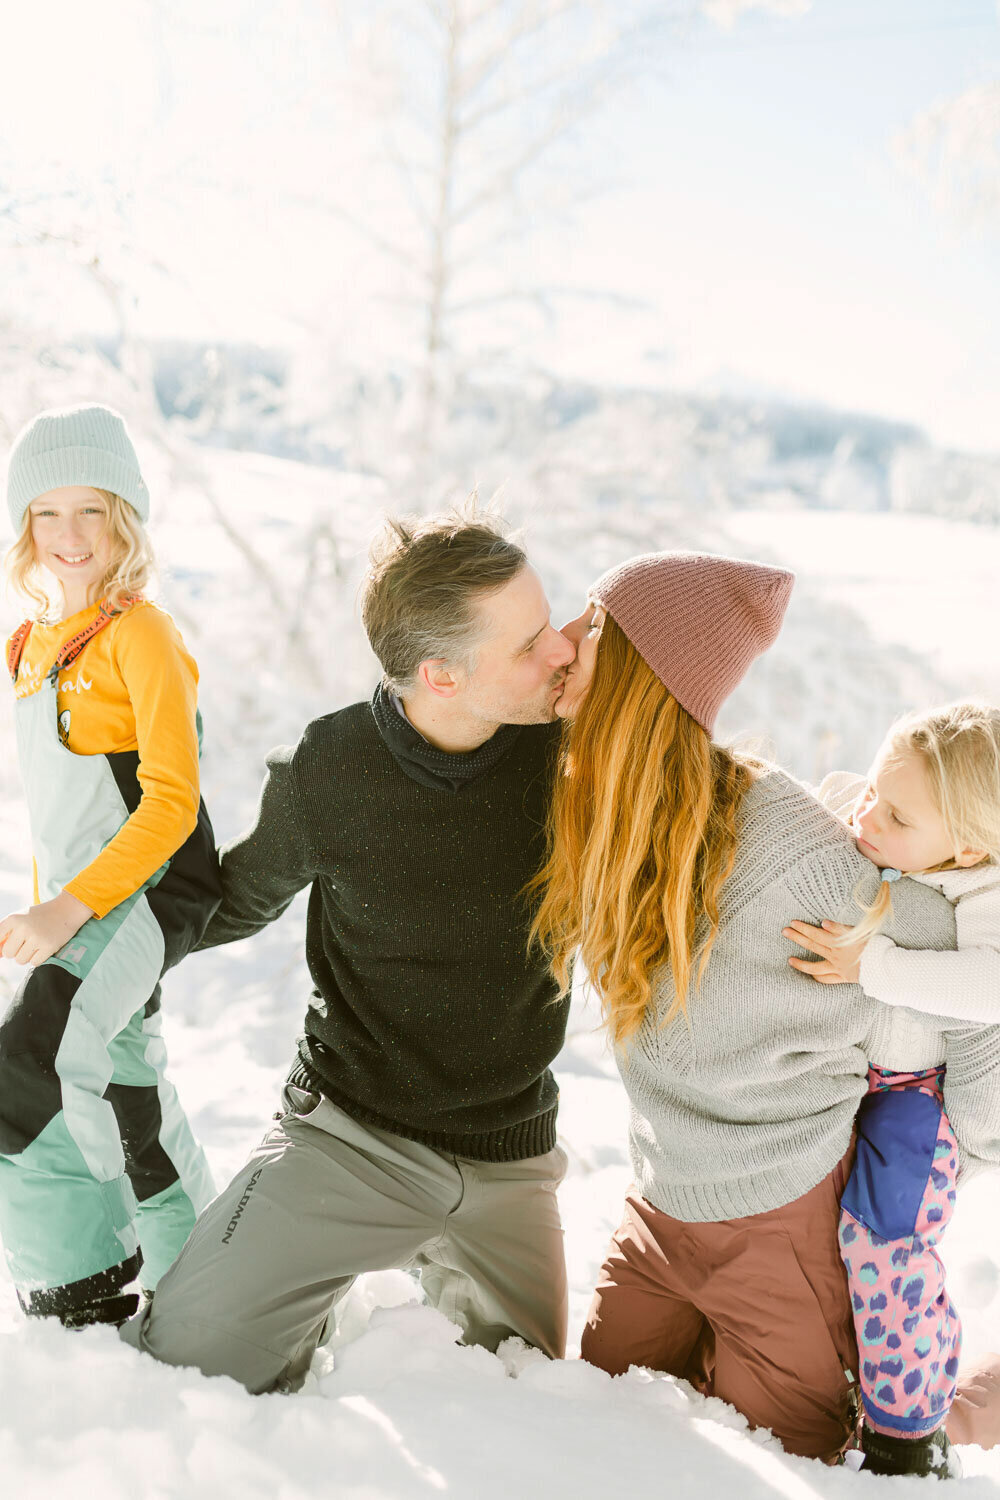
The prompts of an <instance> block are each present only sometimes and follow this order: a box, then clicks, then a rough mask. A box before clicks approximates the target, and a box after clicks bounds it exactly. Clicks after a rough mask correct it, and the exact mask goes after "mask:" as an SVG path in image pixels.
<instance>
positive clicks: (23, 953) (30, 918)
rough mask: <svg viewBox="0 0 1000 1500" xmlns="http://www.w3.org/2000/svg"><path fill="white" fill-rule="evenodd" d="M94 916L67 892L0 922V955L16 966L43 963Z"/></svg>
mask: <svg viewBox="0 0 1000 1500" xmlns="http://www.w3.org/2000/svg"><path fill="white" fill-rule="evenodd" d="M93 915H94V913H93V912H92V911H91V909H90V907H89V906H84V904H83V902H82V901H78V900H77V899H76V897H75V896H71V895H70V893H69V892H68V891H60V892H59V895H58V896H56V897H54V899H53V900H51V901H43V902H42V903H41V905H40V906H32V907H31V908H30V909H29V910H28V911H16V912H12V913H11V915H10V916H9V917H4V919H3V921H2V922H0V956H2V957H3V958H12V959H13V960H14V962H15V963H16V964H43V963H44V962H45V960H46V959H47V958H51V957H52V955H53V953H58V952H59V949H60V948H62V947H64V946H65V944H66V943H68V942H69V940H70V938H71V937H72V936H73V935H74V933H77V932H79V931H80V928H81V927H82V926H83V924H84V922H86V920H87V918H88V917H92V916H93Z"/></svg>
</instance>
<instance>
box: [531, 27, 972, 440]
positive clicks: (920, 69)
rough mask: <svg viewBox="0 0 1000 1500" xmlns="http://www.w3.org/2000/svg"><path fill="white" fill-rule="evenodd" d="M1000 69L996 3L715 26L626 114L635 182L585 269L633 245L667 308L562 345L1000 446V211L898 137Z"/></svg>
mask: <svg viewBox="0 0 1000 1500" xmlns="http://www.w3.org/2000/svg"><path fill="white" fill-rule="evenodd" d="M991 78H992V79H998V78H1000V24H998V11H997V6H996V4H995V3H994V0H953V3H944V0H938V3H931V0H877V3H867V4H866V3H863V0H815V3H814V4H813V6H812V7H811V9H810V10H809V12H808V13H807V14H806V15H804V16H800V17H796V18H777V17H773V16H769V15H757V14H750V15H745V16H743V17H741V18H740V20H739V23H738V24H737V25H736V26H735V27H734V29H733V30H732V31H731V32H729V33H720V32H719V31H718V30H714V29H710V28H708V27H707V26H705V25H702V26H700V27H699V28H698V29H697V33H696V34H695V35H694V36H692V37H691V39H690V40H689V41H688V42H687V43H686V44H685V45H684V46H683V47H681V48H679V49H678V50H677V51H676V52H675V53H674V55H673V57H672V60H671V61H670V62H669V64H668V66H667V67H666V68H664V69H661V71H660V75H659V76H658V78H657V79H656V80H654V81H651V82H647V83H646V84H645V85H644V87H643V88H642V89H641V90H640V91H638V92H637V93H636V94H635V95H634V96H633V97H632V99H631V100H630V102H629V103H628V105H627V106H626V107H622V108H621V109H618V110H616V111H614V112H613V113H612V112H609V114H608V115H607V116H606V118H605V120H604V122H603V129H604V130H605V131H606V132H607V140H608V143H609V147H610V151H611V153H613V154H614V155H615V156H616V157H617V158H618V159H619V160H620V161H622V162H623V163H625V166H626V172H627V176H628V178H629V184H628V187H627V188H626V189H625V190H624V191H623V192H622V193H620V194H619V193H616V194H615V195H614V200H613V202H610V201H609V202H608V203H606V204H605V205H604V207H603V209H595V210H594V211H593V212H592V213H591V214H590V215H589V216H588V218H587V220H585V221H584V223H583V224H582V225H581V231H582V232H581V233H580V234H579V236H578V238H577V242H576V243H577V247H576V248H575V249H574V250H573V251H572V252H571V257H570V258H571V267H570V270H569V274H571V275H572V276H573V277H575V278H578V280H579V282H580V283H586V282H587V281H588V280H591V281H593V280H595V279H596V278H597V276H598V275H599V272H600V268H601V266H602V265H607V263H608V262H609V261H617V262H619V263H620V264H621V265H622V266H623V269H624V268H627V270H625V274H624V276H623V281H625V282H626V283H627V284H628V286H629V287H630V289H631V290H632V291H633V292H635V293H637V294H642V295H644V296H645V297H647V298H648V299H649V302H650V303H651V305H652V307H651V311H650V313H649V314H648V315H646V316H637V317H635V318H633V319H631V320H626V322H625V323H621V322H620V323H619V326H618V328H617V332H616V333H615V334H613V335H612V337H611V338H610V339H608V340H606V341H605V339H604V338H603V336H601V335H600V334H599V332H598V331H597V330H598V327H599V324H600V319H599V316H598V315H597V314H596V312H594V311H593V310H591V311H590V312H589V313H588V312H586V311H585V312H584V324H585V326H584V327H582V328H580V329H579V331H578V338H577V339H576V340H575V345H576V346H578V347H574V348H573V349H572V351H567V353H566V355H565V356H560V359H561V360H562V358H565V359H566V361H567V367H571V366H572V363H573V361H574V360H578V361H581V362H587V353H586V347H585V346H588V345H589V347H590V353H591V359H592V361H593V363H595V364H596V365H601V364H604V365H605V367H606V368H607V367H611V368H617V370H618V371H619V373H620V374H621V375H622V377H623V378H628V379H641V378H643V370H644V369H646V370H647V371H649V372H650V374H652V373H654V372H655V370H656V367H657V366H659V367H660V370H659V378H660V379H665V380H668V381H671V382H676V383H677V384H680V385H694V386H697V387H699V388H702V389H709V390H711V389H718V390H727V389H728V390H742V389H761V390H768V391H772V392H775V393H778V394H787V395H790V396H792V397H799V398H814V399H818V400H825V401H829V402H831V403H833V404H837V405H841V406H852V407H857V408H864V409H869V410H873V411H876V412H881V413H884V414H885V415H887V416H892V417H899V418H903V419H907V420H912V421H916V422H918V423H920V424H921V425H925V426H927V427H929V428H930V429H931V430H932V432H933V434H934V435H935V436H936V437H938V438H939V439H940V440H941V441H943V442H946V443H955V444H959V445H968V446H971V447H984V448H1000V422H998V420H997V413H998V412H1000V353H998V350H997V337H996V330H997V329H1000V254H998V252H1000V224H995V225H994V226H993V227H992V230H991V231H979V232H976V231H972V230H970V229H967V228H963V227H961V226H959V225H958V223H957V222H956V221H954V220H953V219H951V218H949V216H948V215H946V214H943V213H941V212H939V211H938V209H937V208H935V206H934V205H933V203H932V202H931V199H930V197H929V195H928V194H927V192H926V191H925V190H924V189H923V188H922V187H921V186H919V185H918V184H917V183H915V182H914V181H913V180H912V179H910V178H909V177H908V176H907V175H906V174H905V172H904V171H903V170H902V169H901V167H900V165H899V163H898V161H897V160H896V157H895V155H894V151H893V141H894V138H896V137H898V135H899V134H900V133H901V132H902V131H904V130H905V129H906V127H907V126H908V125H909V124H910V122H911V121H912V120H913V118H914V117H915V116H917V115H918V114H920V113H922V112H923V111H925V110H927V109H928V108H929V107H931V106H932V105H933V104H934V103H935V102H937V101H938V100H941V99H943V98H947V97H949V96H953V95H956V94H958V93H960V92H962V91H963V90H964V89H966V88H968V87H969V86H971V85H973V84H976V83H981V82H984V81H986V80H988V79H991ZM650 354H651V355H652V356H653V357H652V358H650V357H649V355H650Z"/></svg>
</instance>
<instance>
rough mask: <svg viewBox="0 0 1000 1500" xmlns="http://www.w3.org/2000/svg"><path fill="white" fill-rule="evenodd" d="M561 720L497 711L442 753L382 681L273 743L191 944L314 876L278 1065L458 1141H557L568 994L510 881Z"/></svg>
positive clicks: (276, 904)
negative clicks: (286, 1043)
mask: <svg viewBox="0 0 1000 1500" xmlns="http://www.w3.org/2000/svg"><path fill="white" fill-rule="evenodd" d="M558 738H559V726H558V725H551V724H550V725H531V726H526V727H520V728H515V727H513V726H504V727H503V728H501V729H500V730H499V731H498V732H497V734H496V735H494V737H493V739H492V740H489V741H487V743H486V744H485V745H483V746H481V747H480V748H479V749H478V750H476V751H473V752H472V753H471V754H468V755H448V754H446V753H445V752H443V751H440V750H437V749H435V748H434V747H432V746H430V745H428V744H427V742H426V741H425V740H423V739H422V738H421V736H420V735H419V734H417V732H416V730H415V729H413V727H412V726H411V725H410V724H409V723H408V722H407V721H406V720H405V719H404V718H402V717H400V715H398V714H397V712H396V710H395V709H394V708H393V707H392V705H391V703H390V702H389V700H388V699H387V698H386V696H385V694H384V693H382V691H381V690H379V691H378V692H377V693H376V697H375V701H374V703H373V704H368V703H356V704H353V705H352V706H351V707H350V708H345V709H342V710H340V711H339V712H337V713H332V714H327V715H325V716H324V717H323V718H320V719H316V720H314V721H313V722H312V723H311V724H310V725H309V726H308V727H307V729H306V731H305V733H304V734H303V736H302V739H301V740H300V741H299V743H298V745H297V746H296V747H295V748H294V749H290V748H288V747H282V748H280V749H278V750H275V751H274V752H273V753H272V754H271V755H270V756H269V757H268V761H267V765H268V774H267V777H266V779H265V782H264V787H263V790H262V793H261V802H260V807H259V810H258V813H257V819H256V822H255V824H254V826H253V827H252V828H251V829H250V830H249V831H248V832H247V833H245V834H244V835H242V837H240V838H238V839H236V840H235V841H234V842H233V843H231V844H229V845H228V846H227V847H226V848H225V849H223V851H222V886H223V899H222V905H221V906H220V907H219V910H218V912H217V913H216V915H215V916H214V917H213V919H212V921H211V923H210V925H209V929H208V932H207V933H206V936H205V940H204V943H203V945H202V946H204V947H210V946H214V945H215V944H217V943H227V942H232V941H233V940H235V939H236V938H243V937H248V936H249V935H250V934H251V933H254V932H259V931H260V929H261V928H262V927H265V926H266V925H267V924H268V923H269V922H272V921H273V920H274V919H275V918H276V917H277V916H279V915H280V914H281V913H282V912H283V911H284V910H285V908H286V907H287V906H288V905H289V903H290V902H291V900H292V898H293V897H294V896H295V894H296V893H297V892H298V891H300V890H302V889H303V887H304V886H306V885H311V886H312V890H311V892H310V896H309V911H308V918H307V926H306V961H307V963H308V965H309V972H310V974H311V976H312V979H313V983H314V985H315V986H316V988H315V989H314V991H313V1000H312V1003H311V1005H310V1006H309V1009H308V1011H307V1013H306V1021H305V1036H304V1037H303V1038H302V1039H301V1041H300V1043H299V1059H298V1062H297V1064H296V1065H295V1067H294V1068H293V1070H292V1074H291V1081H292V1082H295V1083H298V1084H300V1086H303V1087H306V1088H309V1089H312V1090H316V1091H320V1092H322V1093H323V1094H325V1095H326V1096H327V1097H328V1098H330V1099H331V1100H333V1102H334V1103H335V1104H337V1105H339V1106H340V1107H341V1108H342V1109H344V1110H345V1111H346V1112H347V1113H348V1114H350V1115H352V1116H353V1117H354V1118H355V1119H357V1120H360V1121H363V1122H364V1123H366V1124H369V1125H375V1126H379V1127H381V1128H383V1129H385V1130H389V1131H393V1132H394V1133H396V1134H397V1135H402V1136H406V1137H408V1138H409V1139H411V1140H416V1141H422V1142H423V1143H425V1144H426V1145H429V1146H433V1147H435V1148H436V1149H437V1150H440V1151H447V1152H453V1153H454V1154H456V1155H459V1156H467V1157H472V1158H475V1159H477V1160H480V1161H517V1160H520V1159H522V1158H525V1157H529V1156H537V1155H540V1154H541V1153H543V1152H546V1151H550V1150H551V1149H552V1147H553V1146H554V1144H555V1118H556V1099H557V1089H556V1084H555V1080H554V1079H553V1077H552V1074H551V1072H550V1071H549V1067H548V1065H549V1063H550V1062H551V1061H552V1059H553V1057H555V1055H556V1053H557V1052H558V1051H559V1048H560V1047H561V1045H562V1041H563V1035H564V1032H565V1026H566V1012H567V1002H565V1001H562V1002H559V1003H553V1001H554V998H555V994H556V986H555V984H554V983H553V981H552V979H551V977H550V975H549V973H548V970H547V966H546V964H545V962H544V960H543V959H542V958H541V956H540V955H539V954H538V953H537V951H536V952H533V953H532V955H531V956H530V957H529V955H528V951H527V938H528V929H529V926H530V913H529V908H528V905H527V903H526V902H525V900H524V898H523V895H522V892H523V889H524V887H525V885H526V884H527V882H528V881H529V880H530V878H531V876H532V875H533V874H534V873H535V872H536V871H537V869H538V868H539V866H540V864H541V862H542V859H543V856H544V821H545V813H546V806H547V801H548V797H549V793H550V790H551V777H552V772H553V770H554V762H555V754H556V746H557V743H558Z"/></svg>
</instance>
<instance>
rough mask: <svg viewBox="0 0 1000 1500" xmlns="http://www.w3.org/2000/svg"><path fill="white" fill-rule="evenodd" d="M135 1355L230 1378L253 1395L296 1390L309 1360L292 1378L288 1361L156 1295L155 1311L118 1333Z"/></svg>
mask: <svg viewBox="0 0 1000 1500" xmlns="http://www.w3.org/2000/svg"><path fill="white" fill-rule="evenodd" d="M119 1332H120V1337H121V1338H122V1339H123V1340H124V1342H125V1343H126V1344H130V1345H131V1346H132V1348H133V1349H138V1350H139V1351H140V1352H141V1353H143V1354H149V1355H152V1357H153V1358H154V1359H156V1360H158V1361H159V1362H160V1363H161V1364H165V1365H178V1366H181V1367H185V1368H187V1367H192V1368H194V1369H198V1370H200V1371H201V1373H202V1374H203V1375H228V1376H230V1378H231V1379H233V1380H236V1381H238V1382H239V1383H240V1385H243V1386H245V1387H246V1388H247V1390H248V1391H249V1392H250V1393H251V1395H255V1396H256V1395H263V1394H264V1393H265V1392H268V1391H276V1390H296V1389H297V1388H298V1386H299V1385H301V1384H302V1381H303V1380H304V1378H305V1370H306V1369H307V1368H308V1360H306V1362H305V1365H304V1367H303V1368H302V1369H301V1371H299V1372H298V1375H297V1379H296V1378H295V1377H294V1376H292V1378H289V1360H288V1358H287V1355H285V1354H278V1353H275V1351H274V1350H272V1349H267V1348H263V1347H261V1346H260V1345H257V1344H254V1343H252V1342H251V1341H249V1340H248V1339H245V1338H243V1337H241V1336H240V1335H239V1334H237V1333H235V1332H233V1330H232V1329H229V1328H222V1327H219V1326H217V1325H215V1324H213V1323H211V1322H206V1320H205V1319H204V1318H200V1317H192V1316H190V1315H189V1314H185V1312H184V1311H183V1309H181V1310H178V1311H176V1312H175V1311H173V1310H172V1309H168V1308H167V1307H165V1306H164V1304H163V1302H161V1301H160V1294H159V1293H157V1294H156V1295H155V1296H154V1297H153V1300H152V1302H151V1303H150V1305H149V1306H148V1307H146V1308H144V1309H143V1311H142V1312H140V1313H139V1314H138V1315H137V1316H136V1317H134V1318H132V1320H131V1321H130V1322H128V1323H126V1324H125V1325H124V1327H123V1328H121V1329H120V1330H119Z"/></svg>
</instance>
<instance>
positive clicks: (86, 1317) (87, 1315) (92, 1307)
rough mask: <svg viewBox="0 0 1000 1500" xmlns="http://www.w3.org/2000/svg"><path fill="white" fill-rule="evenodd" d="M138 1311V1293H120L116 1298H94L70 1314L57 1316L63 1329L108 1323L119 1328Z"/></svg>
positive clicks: (64, 1313)
mask: <svg viewBox="0 0 1000 1500" xmlns="http://www.w3.org/2000/svg"><path fill="white" fill-rule="evenodd" d="M138 1310H139V1294H138V1292H120V1293H119V1294H118V1296H116V1297H96V1298H95V1299H94V1301H93V1302H84V1303H83V1304H82V1306H80V1307H74V1308H73V1310H72V1311H71V1312H62V1313H59V1314H58V1317H59V1320H60V1322H61V1323H62V1325H63V1327H64V1328H91V1327H93V1325H94V1324H95V1323H110V1324H111V1325H112V1326H113V1327H115V1328H120V1327H121V1326H122V1324H123V1323H127V1322H128V1320H129V1318H133V1317H135V1314H136V1313H137V1312H138Z"/></svg>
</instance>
